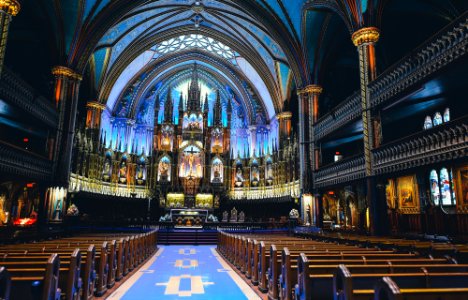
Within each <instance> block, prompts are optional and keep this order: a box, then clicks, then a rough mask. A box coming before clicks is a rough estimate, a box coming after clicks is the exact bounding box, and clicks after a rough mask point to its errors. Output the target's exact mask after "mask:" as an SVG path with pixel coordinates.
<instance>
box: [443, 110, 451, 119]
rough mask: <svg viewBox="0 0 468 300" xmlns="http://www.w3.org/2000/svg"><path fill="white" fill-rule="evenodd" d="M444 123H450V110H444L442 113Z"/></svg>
mask: <svg viewBox="0 0 468 300" xmlns="http://www.w3.org/2000/svg"><path fill="white" fill-rule="evenodd" d="M444 122H450V108H446V109H445V111H444Z"/></svg>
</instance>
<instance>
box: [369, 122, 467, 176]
mask: <svg viewBox="0 0 468 300" xmlns="http://www.w3.org/2000/svg"><path fill="white" fill-rule="evenodd" d="M467 156H468V117H464V118H461V119H457V120H454V121H451V122H448V123H444V124H442V125H439V126H436V127H434V128H432V129H429V130H424V131H421V132H419V133H416V134H413V135H410V136H407V137H405V138H402V139H400V140H397V141H394V142H392V143H390V144H386V145H383V146H382V147H380V148H378V149H375V150H373V157H374V165H373V172H374V174H376V175H380V174H384V173H391V172H397V171H402V170H406V169H410V168H414V167H419V166H424V165H429V164H433V163H439V162H444V161H451V160H455V159H459V158H464V157H467Z"/></svg>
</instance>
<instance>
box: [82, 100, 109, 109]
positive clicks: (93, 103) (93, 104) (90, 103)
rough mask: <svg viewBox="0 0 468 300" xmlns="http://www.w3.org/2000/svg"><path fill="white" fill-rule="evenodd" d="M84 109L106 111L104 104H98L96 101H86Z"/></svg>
mask: <svg viewBox="0 0 468 300" xmlns="http://www.w3.org/2000/svg"><path fill="white" fill-rule="evenodd" d="M86 107H88V108H95V109H98V110H104V109H106V105H105V104H103V103H100V102H97V101H88V103H86Z"/></svg>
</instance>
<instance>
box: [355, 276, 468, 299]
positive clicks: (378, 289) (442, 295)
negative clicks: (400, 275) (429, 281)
mask: <svg viewBox="0 0 468 300" xmlns="http://www.w3.org/2000/svg"><path fill="white" fill-rule="evenodd" d="M361 293H362V294H365V293H366V292H365V291H361ZM367 293H368V292H367ZM371 294H373V295H374V298H372V299H375V300H403V299H405V300H420V299H424V300H460V299H468V288H466V287H464V288H410V289H401V288H400V287H399V286H398V285H397V284H396V283H395V282H394V281H393V280H392V279H391V278H390V277H383V278H382V279H380V280H379V281H378V282H377V284H376V286H375V289H374V290H373V291H372V292H371ZM357 296H358V297H360V295H357Z"/></svg>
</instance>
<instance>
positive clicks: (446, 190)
mask: <svg viewBox="0 0 468 300" xmlns="http://www.w3.org/2000/svg"><path fill="white" fill-rule="evenodd" d="M440 192H441V198H442V205H452V204H453V203H452V192H451V187H450V177H449V173H448V171H447V168H442V169H441V170H440Z"/></svg>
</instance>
